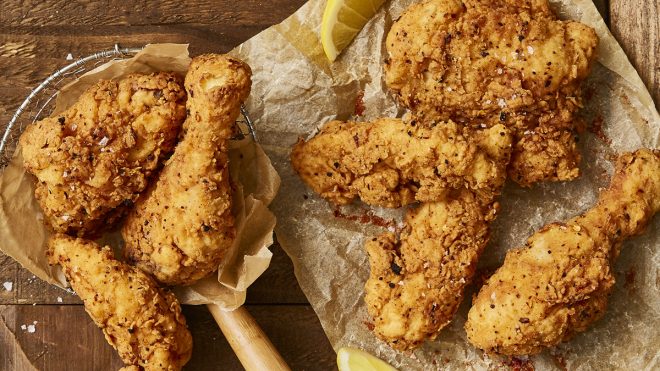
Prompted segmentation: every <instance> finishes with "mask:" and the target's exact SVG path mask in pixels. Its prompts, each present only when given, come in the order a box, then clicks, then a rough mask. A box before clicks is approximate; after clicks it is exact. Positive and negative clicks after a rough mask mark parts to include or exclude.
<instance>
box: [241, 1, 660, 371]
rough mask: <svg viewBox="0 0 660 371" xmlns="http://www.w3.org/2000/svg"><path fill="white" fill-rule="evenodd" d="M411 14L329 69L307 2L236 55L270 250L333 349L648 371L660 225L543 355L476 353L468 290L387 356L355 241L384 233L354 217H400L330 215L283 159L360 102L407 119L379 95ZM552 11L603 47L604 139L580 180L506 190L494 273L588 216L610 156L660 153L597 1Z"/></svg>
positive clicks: (479, 362)
mask: <svg viewBox="0 0 660 371" xmlns="http://www.w3.org/2000/svg"><path fill="white" fill-rule="evenodd" d="M411 3H413V1H412V0H401V1H391V2H387V3H386V4H385V5H384V8H383V9H381V10H380V11H379V12H378V14H377V15H376V16H375V17H374V18H373V19H372V20H371V21H370V22H369V23H368V24H367V25H366V27H365V28H364V29H363V30H362V31H361V32H360V34H359V35H358V36H357V38H356V39H355V40H354V42H353V43H352V44H351V45H350V46H349V48H348V49H346V50H345V51H344V53H343V54H342V55H341V56H340V57H339V59H338V60H337V61H336V62H335V63H333V64H329V63H328V62H327V61H326V60H325V57H324V56H323V51H322V49H321V46H320V43H319V27H320V23H321V15H322V12H323V7H324V5H325V1H323V0H313V1H310V2H308V3H307V4H305V5H304V6H303V7H302V8H301V9H300V10H298V11H297V12H296V13H295V14H294V15H292V16H291V17H290V18H288V19H287V20H285V21H284V22H283V23H281V24H279V25H277V26H273V27H271V28H269V29H267V30H265V31H263V32H262V33H260V34H259V35H257V36H255V37H254V38H252V39H250V40H249V41H247V42H246V43H244V44H242V45H241V46H239V47H238V48H236V49H235V50H234V53H236V54H237V55H238V56H240V57H241V58H243V59H245V60H246V61H247V62H248V63H250V65H251V66H252V68H253V71H254V85H253V90H252V95H251V101H250V102H249V104H248V109H249V111H250V113H251V114H252V115H253V117H254V118H255V119H256V122H255V124H256V127H257V128H258V131H259V136H260V142H261V143H262V144H263V146H264V149H265V150H266V152H267V153H268V155H269V157H270V158H271V159H272V160H273V164H274V166H275V168H276V169H277V171H278V172H279V173H280V175H281V176H282V179H283V184H282V191H281V192H280V193H279V194H278V196H277V197H276V199H275V200H274V202H273V210H274V212H275V215H276V216H277V219H278V224H277V227H276V234H277V237H278V241H279V242H280V243H281V245H282V247H283V248H284V249H285V250H286V251H287V253H288V254H289V256H291V258H292V260H293V263H294V265H295V270H296V275H297V277H298V280H299V282H300V286H301V287H302V289H303V291H304V292H305V294H306V295H307V297H308V299H309V301H310V302H311V304H312V306H313V307H314V310H315V311H316V313H317V314H318V316H319V318H320V320H321V324H322V325H323V328H324V329H325V332H326V334H327V335H328V338H329V339H330V342H331V343H332V345H333V346H334V348H335V349H337V348H339V347H342V346H353V347H358V348H362V349H365V350H367V351H369V352H372V353H374V354H377V355H379V356H380V357H382V358H384V359H386V360H387V361H389V362H391V363H392V364H393V365H395V366H397V367H399V368H401V369H406V370H408V369H410V370H422V369H424V370H429V369H441V368H442V369H492V368H500V367H507V365H512V363H511V362H517V363H518V364H520V363H521V362H524V363H527V364H531V365H533V366H534V367H536V368H537V369H542V370H545V369H554V368H563V367H567V368H569V369H635V370H641V369H652V368H654V367H657V363H658V354H657V353H658V349H659V346H660V335H659V333H658V331H657V328H658V327H659V326H660V320H659V318H660V316H659V314H660V313H659V310H660V307H659V305H658V303H660V294H659V292H658V287H657V285H658V283H657V282H658V281H657V279H658V259H660V256H659V255H658V251H657V245H658V242H659V238H658V237H659V236H658V226H659V219H660V218H656V219H655V220H654V222H653V223H651V226H650V227H649V230H648V231H647V233H646V234H645V235H644V236H642V237H639V238H636V239H634V240H631V241H629V242H627V243H626V244H625V246H624V250H623V252H622V254H621V257H620V259H619V261H618V262H617V264H616V266H615V270H616V271H617V272H618V276H617V278H618V280H617V285H616V289H615V291H614V294H613V295H612V298H611V304H610V308H609V311H608V314H607V315H606V316H605V318H604V319H602V320H601V321H599V322H598V323H597V324H595V325H594V326H593V328H591V329H590V330H589V331H587V332H586V333H584V334H581V335H578V336H577V337H576V338H575V339H574V340H572V341H571V342H569V343H567V344H562V345H560V346H559V347H557V348H556V349H553V350H551V351H548V352H545V353H543V354H541V355H538V356H534V357H531V358H530V359H524V360H513V361H512V360H507V359H504V358H492V357H487V356H484V355H483V353H482V352H480V351H477V350H475V349H474V348H473V347H472V346H471V345H470V344H469V343H468V342H467V341H466V337H465V332H464V330H463V325H464V322H465V316H466V313H467V310H468V308H469V304H470V303H469V302H470V299H469V298H470V297H471V295H472V292H473V291H469V292H468V293H466V300H464V303H463V305H462V307H461V308H460V310H459V312H458V314H457V315H456V317H455V319H454V321H453V322H452V323H451V324H450V325H449V326H448V327H447V328H445V330H444V331H443V332H442V334H441V335H440V336H439V337H438V339H437V340H436V341H434V342H432V343H428V344H426V345H425V346H423V347H422V348H420V349H418V350H416V351H414V352H412V353H401V352H395V351H393V350H392V349H390V348H389V347H387V346H386V345H385V344H384V343H382V342H381V341H379V340H378V339H376V338H375V337H374V336H373V334H372V333H371V332H370V331H369V330H368V327H367V323H368V322H369V318H368V316H367V313H366V308H365V304H364V301H363V285H364V282H365V280H366V278H367V276H368V272H369V265H368V261H367V258H366V253H365V251H364V248H363V242H364V240H365V239H366V238H369V237H372V236H375V235H376V234H378V233H381V232H383V228H382V227H378V226H376V225H372V224H370V223H361V222H359V221H355V220H349V219H351V218H352V219H372V220H373V219H374V218H373V217H370V216H369V215H367V217H364V218H362V216H364V215H365V213H367V212H368V210H373V212H372V213H373V214H374V215H376V216H380V217H383V218H385V219H386V220H394V221H395V223H394V225H393V227H396V223H397V222H398V221H400V220H401V215H402V214H403V212H404V210H394V211H391V210H384V209H371V208H368V207H366V206H364V205H360V204H357V205H352V206H349V207H342V208H340V209H339V210H338V212H335V211H336V210H335V209H334V208H333V207H332V206H330V205H329V204H328V203H327V202H325V201H323V200H322V199H320V198H319V197H318V196H317V195H315V194H313V193H312V192H311V191H310V190H309V189H308V188H306V187H305V186H304V184H303V183H302V182H301V181H300V179H299V178H298V177H297V176H296V175H295V173H294V172H293V170H292V169H291V165H290V163H289V153H290V148H291V145H293V144H294V143H295V141H296V140H297V139H298V137H299V136H302V137H307V136H309V135H310V134H312V133H314V132H315V130H316V128H317V127H318V126H320V125H322V124H324V123H325V122H327V121H329V120H331V119H335V118H338V119H347V118H349V117H350V116H351V115H352V114H353V112H354V107H355V102H356V99H357V97H358V96H359V95H360V94H361V93H362V92H363V93H364V98H363V101H364V105H365V107H366V109H365V111H364V116H363V117H360V118H359V119H360V120H369V119H374V118H377V117H383V116H386V117H392V116H395V115H399V114H401V113H402V112H400V111H399V110H398V109H397V107H396V106H395V103H394V101H393V100H392V98H391V96H389V95H388V93H387V89H386V87H385V85H384V81H383V71H382V62H383V60H384V58H385V50H384V38H385V36H386V33H387V31H388V30H389V28H390V26H391V24H392V20H393V19H396V18H397V17H398V16H399V15H400V14H401V12H402V10H403V9H405V8H406V7H407V6H408V5H410V4H411ZM552 4H553V6H554V8H555V10H556V11H557V12H558V14H559V15H560V17H561V18H563V19H574V20H579V21H582V22H584V23H587V24H589V25H591V26H592V27H594V28H595V29H596V30H597V32H598V34H599V36H600V39H601V41H600V46H599V49H598V52H599V59H598V63H596V64H595V66H594V68H593V72H592V74H591V77H590V78H589V79H588V81H587V82H586V84H585V85H586V87H585V91H586V94H585V95H586V96H588V98H587V99H585V101H586V102H585V103H586V107H585V110H584V112H583V115H584V117H585V119H586V121H587V122H590V123H591V122H594V123H596V124H598V123H600V122H601V121H602V133H600V138H599V136H597V135H594V133H591V132H585V133H583V134H581V135H580V146H581V147H582V152H583V154H584V158H583V161H582V165H581V168H582V172H583V175H582V177H581V178H580V179H578V180H576V181H573V182H569V183H565V184H559V183H555V184H542V185H538V186H536V187H534V188H532V189H521V188H519V187H517V186H516V185H514V184H508V185H507V186H506V189H505V191H504V194H503V195H502V197H501V204H502V209H501V212H500V213H499V217H498V219H497V221H496V222H495V224H494V225H493V238H492V241H491V243H490V245H489V246H488V248H487V251H486V252H485V254H484V256H483V258H482V259H481V261H480V263H481V264H480V266H481V267H482V268H483V267H492V268H495V267H497V266H498V265H499V264H501V262H502V259H503V256H504V254H505V252H506V251H507V250H508V249H510V248H513V247H516V246H520V245H522V244H523V243H524V241H525V239H526V238H527V237H528V236H530V235H531V234H532V233H533V232H534V231H535V230H537V229H539V228H540V227H541V226H543V225H544V224H546V223H547V222H550V221H555V220H563V219H565V218H569V217H572V216H574V215H576V214H578V213H579V212H581V211H583V210H585V209H587V208H588V207H589V206H590V205H593V203H594V201H595V199H596V196H597V192H598V188H599V187H602V186H605V185H607V183H608V179H609V174H611V171H612V166H611V163H610V159H611V156H612V155H613V154H616V153H619V152H622V151H627V150H633V149H636V148H639V147H656V148H657V147H658V145H659V143H660V140H659V138H660V134H659V132H660V120H659V118H658V113H657V111H656V109H655V108H654V105H653V101H652V100H651V97H650V95H649V93H648V91H647V90H646V88H645V87H644V85H643V84H642V81H641V80H640V78H639V76H638V75H637V73H636V71H635V70H634V69H633V67H632V66H631V64H630V63H629V62H628V60H627V58H626V56H625V55H624V53H623V51H622V50H621V48H620V47H619V45H618V44H617V43H616V41H615V40H614V38H613V37H612V35H611V34H610V33H609V31H608V29H607V27H606V25H605V23H604V22H603V19H602V18H601V16H600V15H599V14H598V11H597V10H596V7H595V6H594V4H593V3H592V2H591V1H590V0H553V1H552ZM596 126H598V125H596ZM607 138H609V140H611V143H608V142H609V140H608V139H607ZM342 214H343V215H347V216H348V218H347V217H341V215H342ZM335 215H339V217H337V216H335ZM377 224H383V223H377ZM390 228H392V227H390ZM472 290H474V289H472ZM292 340H294V339H292Z"/></svg>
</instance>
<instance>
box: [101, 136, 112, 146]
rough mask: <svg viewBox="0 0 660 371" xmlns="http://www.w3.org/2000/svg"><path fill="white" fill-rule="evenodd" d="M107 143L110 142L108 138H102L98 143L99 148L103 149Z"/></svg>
mask: <svg viewBox="0 0 660 371" xmlns="http://www.w3.org/2000/svg"><path fill="white" fill-rule="evenodd" d="M109 141H110V138H108V137H103V139H101V141H100V142H99V146H101V147H105V146H106V144H108V142H109Z"/></svg>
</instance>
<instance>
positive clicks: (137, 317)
mask: <svg viewBox="0 0 660 371" xmlns="http://www.w3.org/2000/svg"><path fill="white" fill-rule="evenodd" d="M48 255H49V261H50V263H51V264H59V265H61V266H62V269H63V270H64V273H65V275H66V277H67V280H68V281H69V283H70V284H71V287H72V288H73V289H74V290H75V291H76V293H77V294H78V296H79V297H80V298H81V299H82V300H83V302H84V304H85V310H86V311H87V313H88V314H89V315H90V316H91V317H92V319H93V320H94V323H96V325H97V326H99V327H100V328H101V329H102V330H103V333H104V334H105V338H106V340H107V341H108V343H110V345H112V346H113V347H114V348H115V349H117V351H118V352H119V356H120V357H121V359H122V361H124V363H125V364H127V365H133V366H135V367H132V368H130V369H135V370H169V371H175V370H180V369H181V368H182V367H183V365H184V364H186V362H188V360H189V359H190V355H191V353H192V336H191V335H190V332H189V331H188V328H187V327H186V320H185V318H184V317H183V315H182V314H181V307H180V305H179V302H178V301H177V299H176V297H175V296H174V294H172V293H171V292H168V291H164V290H162V289H160V288H158V286H157V285H156V282H154V280H153V279H151V278H150V277H149V276H147V275H146V274H145V273H143V272H142V271H140V270H138V269H136V268H134V267H131V266H129V265H128V264H126V263H123V262H120V261H118V260H116V259H115V258H114V256H113V252H112V249H111V248H110V247H108V246H106V247H103V248H100V246H98V245H97V244H96V243H94V242H92V241H87V240H84V239H78V238H73V237H69V236H65V235H55V236H53V237H51V239H50V241H49V246H48Z"/></svg>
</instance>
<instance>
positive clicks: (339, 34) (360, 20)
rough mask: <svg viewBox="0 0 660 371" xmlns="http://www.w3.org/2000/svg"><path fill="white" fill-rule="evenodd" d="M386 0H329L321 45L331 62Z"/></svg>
mask: <svg viewBox="0 0 660 371" xmlns="http://www.w3.org/2000/svg"><path fill="white" fill-rule="evenodd" d="M384 2H385V0H328V2H327V4H325V11H324V12H323V21H322V23H321V45H323V51H324V52H325V55H326V56H327V57H328V59H329V60H330V61H331V62H334V60H335V59H337V56H338V55H339V53H341V51H342V50H344V48H345V47H346V46H348V44H350V43H351V41H352V40H353V38H355V35H357V34H358V32H360V30H361V29H362V27H364V25H365V24H367V22H368V21H369V19H371V17H373V16H374V14H376V12H377V11H378V8H380V6H381V5H383V3H384Z"/></svg>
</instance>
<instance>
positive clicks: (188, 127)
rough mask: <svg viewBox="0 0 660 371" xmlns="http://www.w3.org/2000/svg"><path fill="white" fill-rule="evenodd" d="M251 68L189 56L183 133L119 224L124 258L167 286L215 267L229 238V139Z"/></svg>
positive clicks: (209, 56) (231, 227)
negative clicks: (170, 153)
mask: <svg viewBox="0 0 660 371" xmlns="http://www.w3.org/2000/svg"><path fill="white" fill-rule="evenodd" d="M250 76H251V71H250V67H249V66H248V65H247V64H245V63H243V62H242V61H240V60H237V59H234V58H232V57H229V56H223V55H212V54H207V55H202V56H199V57H196V58H194V59H193V60H192V62H191V64H190V68H189V70H188V74H187V75H186V79H185V87H186V91H187V92H188V101H187V108H188V111H189V113H188V118H187V119H186V121H185V123H184V124H183V130H184V135H183V139H181V141H180V142H179V144H178V145H177V146H176V148H175V150H174V154H173V155H172V158H171V159H170V160H169V161H168V162H167V164H166V165H165V167H164V169H163V171H162V172H161V173H160V174H159V176H158V179H157V181H156V182H154V184H152V185H151V186H150V187H149V189H148V191H147V193H146V194H145V195H144V196H143V197H141V198H140V199H139V200H138V201H137V202H136V205H135V208H134V209H133V210H132V211H131V212H130V214H129V215H128V218H127V220H126V223H125V224H124V227H123V229H122V235H123V237H124V240H125V241H126V249H125V250H124V251H125V253H126V256H127V258H128V259H129V260H130V261H132V262H134V263H135V264H137V266H138V267H139V268H140V269H142V270H144V271H146V272H149V273H151V274H153V275H154V276H155V277H156V279H157V280H158V281H160V282H162V283H165V284H168V285H185V284H191V283H193V282H194V281H196V280H198V279H200V278H202V277H204V276H206V275H208V274H209V273H211V272H213V271H214V270H215V269H217V267H218V264H219V263H220V261H221V260H222V258H223V257H224V254H225V252H226V251H227V249H229V247H230V246H231V244H232V242H233V241H234V237H235V234H236V232H235V227H234V216H233V215H232V212H231V206H232V202H231V184H230V179H229V166H228V154H227V152H228V140H229V139H230V137H231V136H232V133H233V131H234V129H233V126H234V121H235V120H236V118H237V116H238V115H239V113H240V107H241V104H242V103H243V101H245V99H247V97H248V95H249V94H250V86H251V81H250Z"/></svg>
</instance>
